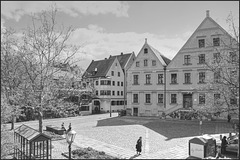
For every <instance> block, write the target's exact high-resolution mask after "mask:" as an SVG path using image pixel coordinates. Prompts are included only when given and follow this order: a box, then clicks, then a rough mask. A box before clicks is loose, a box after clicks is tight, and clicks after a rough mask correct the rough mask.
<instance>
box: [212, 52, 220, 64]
mask: <svg viewBox="0 0 240 160" xmlns="http://www.w3.org/2000/svg"><path fill="white" fill-rule="evenodd" d="M216 62H217V63H219V62H220V53H219V52H218V53H213V63H216Z"/></svg>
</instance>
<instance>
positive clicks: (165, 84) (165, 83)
mask: <svg viewBox="0 0 240 160" xmlns="http://www.w3.org/2000/svg"><path fill="white" fill-rule="evenodd" d="M166 67H167V66H164V67H163V69H164V108H165V109H166V96H167V95H166V86H167V82H166Z"/></svg>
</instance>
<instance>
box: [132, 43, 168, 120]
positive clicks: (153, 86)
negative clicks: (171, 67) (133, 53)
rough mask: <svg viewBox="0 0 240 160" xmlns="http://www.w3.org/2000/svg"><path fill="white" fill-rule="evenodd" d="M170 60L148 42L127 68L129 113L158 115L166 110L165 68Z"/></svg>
mask: <svg viewBox="0 0 240 160" xmlns="http://www.w3.org/2000/svg"><path fill="white" fill-rule="evenodd" d="M168 63H170V60H169V59H168V58H166V57H165V56H163V55H162V54H161V53H160V52H159V51H157V50H156V49H154V48H153V47H152V46H150V45H149V44H148V43H147V39H145V44H144V45H143V47H142V49H141V50H140V52H139V54H138V55H137V57H136V59H135V60H134V62H133V64H132V66H131V67H130V68H129V69H128V70H127V114H131V115H134V116H157V115H159V114H161V113H162V112H163V111H164V89H165V80H164V77H165V73H166V72H165V71H166V70H165V68H166V66H167V64H168Z"/></svg>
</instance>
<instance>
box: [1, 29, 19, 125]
mask: <svg viewBox="0 0 240 160" xmlns="http://www.w3.org/2000/svg"><path fill="white" fill-rule="evenodd" d="M16 49H17V41H16V38H15V37H14V31H13V30H12V29H9V30H8V29H1V94H3V95H4V98H5V99H6V102H7V103H6V105H8V111H10V113H11V114H8V116H10V117H12V129H14V121H15V119H16V118H17V117H18V116H20V115H21V109H20V107H21V105H20V104H21V102H20V101H21V94H22V90H21V87H22V85H23V83H24V82H23V79H24V78H23V77H24V70H23V66H22V64H21V62H20V61H19V58H18V55H17V50H16Z"/></svg>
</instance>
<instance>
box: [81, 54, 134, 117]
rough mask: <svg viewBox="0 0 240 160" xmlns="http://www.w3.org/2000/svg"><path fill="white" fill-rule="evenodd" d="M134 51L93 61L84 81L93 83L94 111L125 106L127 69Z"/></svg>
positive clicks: (119, 108) (112, 110)
mask: <svg viewBox="0 0 240 160" xmlns="http://www.w3.org/2000/svg"><path fill="white" fill-rule="evenodd" d="M134 57H135V54H134V53H131V54H123V53H121V55H117V56H110V57H109V58H108V59H107V58H105V59H104V60H99V61H92V62H91V64H90V65H89V67H88V68H87V70H86V71H85V73H84V74H83V81H84V82H87V83H88V85H90V84H91V85H93V88H94V91H95V97H96V98H95V99H93V102H92V105H93V113H99V112H115V111H119V110H122V109H124V106H125V94H124V92H125V69H126V68H127V67H128V66H129V63H131V62H132V61H133V59H134Z"/></svg>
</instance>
